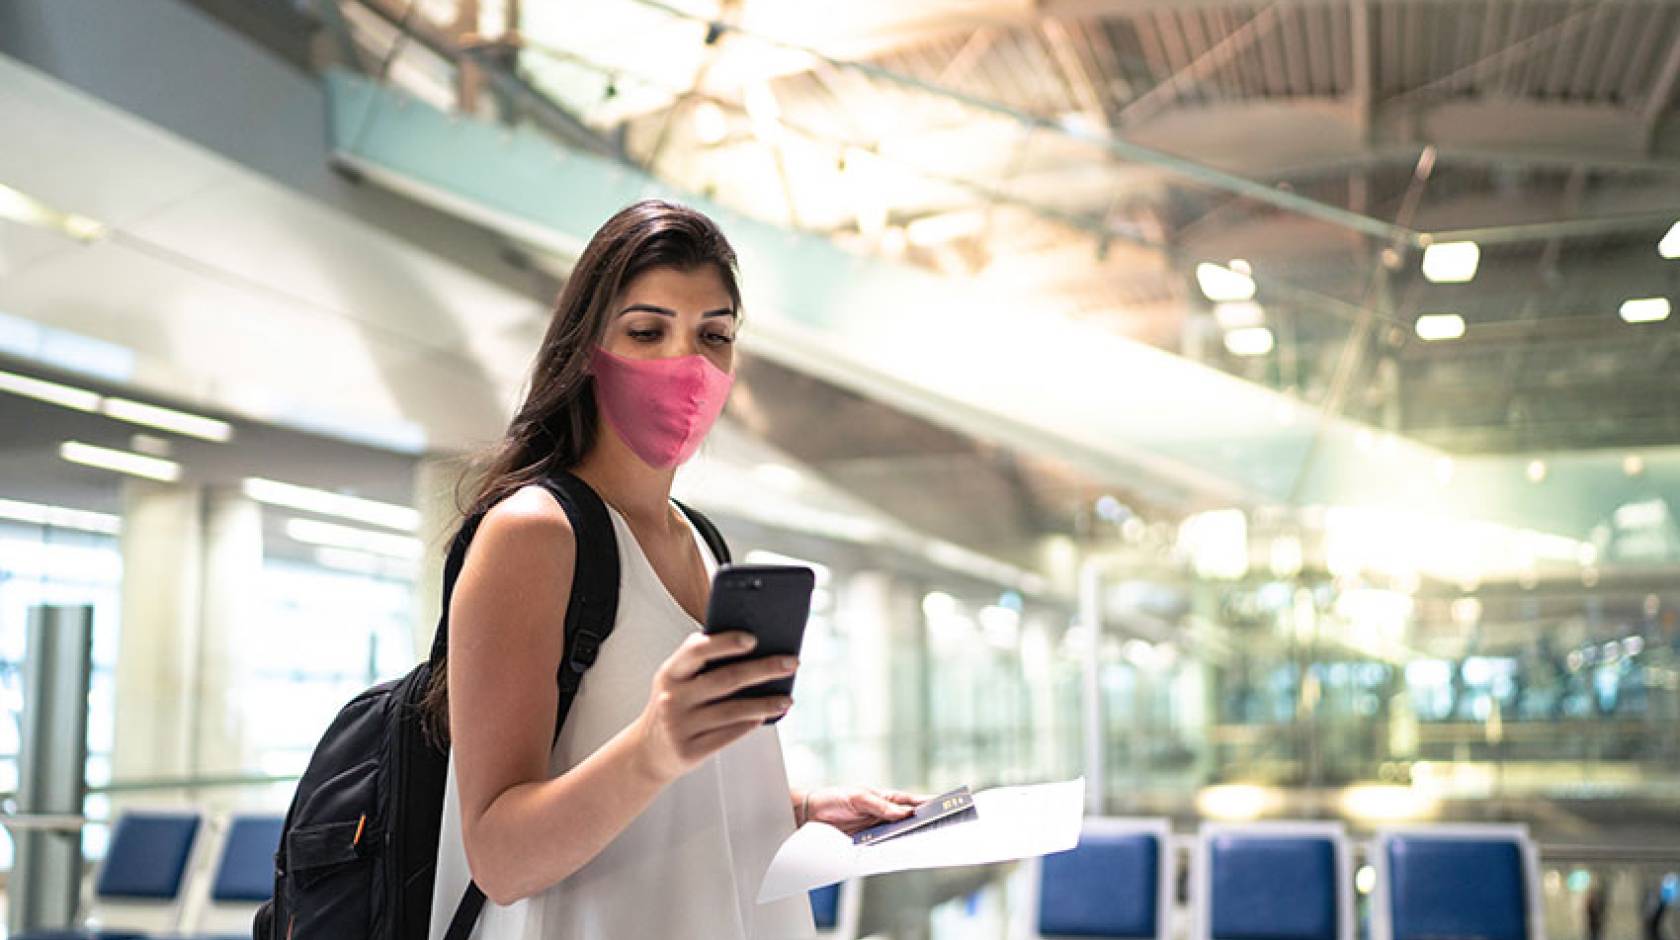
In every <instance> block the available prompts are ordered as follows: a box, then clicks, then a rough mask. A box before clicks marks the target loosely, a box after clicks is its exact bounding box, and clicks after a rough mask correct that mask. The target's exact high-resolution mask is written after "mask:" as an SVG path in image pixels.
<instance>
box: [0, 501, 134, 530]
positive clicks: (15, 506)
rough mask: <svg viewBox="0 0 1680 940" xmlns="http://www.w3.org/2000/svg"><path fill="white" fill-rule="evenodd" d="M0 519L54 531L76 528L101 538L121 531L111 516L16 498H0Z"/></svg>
mask: <svg viewBox="0 0 1680 940" xmlns="http://www.w3.org/2000/svg"><path fill="white" fill-rule="evenodd" d="M0 519H11V520H12V521H14V522H29V523H33V524H35V525H44V526H52V527H53V528H56V529H79V530H81V531H83V532H98V533H101V534H103V535H116V534H117V533H119V532H121V531H122V518H121V517H119V516H113V515H111V514H110V513H105V512H89V511H87V510H85V509H69V508H66V507H64V506H48V505H44V504H42V503H26V502H24V501H22V500H17V499H0Z"/></svg>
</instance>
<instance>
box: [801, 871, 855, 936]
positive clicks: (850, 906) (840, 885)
mask: <svg viewBox="0 0 1680 940" xmlns="http://www.w3.org/2000/svg"><path fill="white" fill-rule="evenodd" d="M862 903H863V879H861V878H851V879H848V880H846V881H841V882H836V883H835V884H831V885H828V886H826V887H822V888H817V889H816V890H814V891H812V892H811V919H812V920H814V921H816V924H817V936H818V937H822V938H825V940H856V938H857V931H858V913H859V911H860V910H861V908H862Z"/></svg>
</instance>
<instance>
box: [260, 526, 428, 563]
mask: <svg viewBox="0 0 1680 940" xmlns="http://www.w3.org/2000/svg"><path fill="white" fill-rule="evenodd" d="M286 536H287V537H288V538H291V539H294V540H296V541H299V542H303V543H305V544H307V545H325V546H327V547H328V548H348V549H351V550H353V551H358V552H370V553H372V554H375V555H385V556H387V557H390V558H410V559H413V558H419V557H420V540H419V539H417V538H412V537H410V536H407V535H391V534H389V533H386V532H374V531H372V530H370V529H358V528H356V527H354V526H347V525H339V524H337V523H335V522H321V521H319V520H316V519H297V518H293V519H287V520H286Z"/></svg>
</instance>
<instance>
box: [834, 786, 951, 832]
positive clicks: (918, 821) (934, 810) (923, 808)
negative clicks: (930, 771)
mask: <svg viewBox="0 0 1680 940" xmlns="http://www.w3.org/2000/svg"><path fill="white" fill-rule="evenodd" d="M978 818H980V811H979V810H977V809H975V808H974V794H972V793H969V792H968V787H966V786H962V787H958V788H956V789H955V790H952V791H951V792H949V793H942V794H940V795H939V796H936V797H934V798H933V799H931V800H928V801H927V802H926V803H923V804H921V805H920V806H918V807H916V809H915V810H914V811H912V812H911V813H910V815H908V816H906V817H904V818H903V819H895V820H893V821H892V822H884V823H881V824H880V825H878V826H870V827H869V828H868V829H864V830H862V831H860V832H857V833H854V834H853V835H852V844H853V845H874V844H875V843H877V842H884V841H886V840H887V839H891V838H893V837H895V836H901V835H904V834H905V833H909V832H916V831H918V830H921V829H926V828H928V827H930V826H934V825H936V824H937V825H940V826H944V825H949V824H951V823H959V822H966V821H968V820H970V819H978Z"/></svg>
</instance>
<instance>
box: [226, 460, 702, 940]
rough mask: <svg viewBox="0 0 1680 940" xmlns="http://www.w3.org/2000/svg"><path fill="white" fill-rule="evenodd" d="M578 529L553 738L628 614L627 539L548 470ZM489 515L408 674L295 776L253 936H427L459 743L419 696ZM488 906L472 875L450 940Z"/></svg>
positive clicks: (343, 722)
mask: <svg viewBox="0 0 1680 940" xmlns="http://www.w3.org/2000/svg"><path fill="white" fill-rule="evenodd" d="M541 483H542V485H543V487H544V488H545V489H547V490H548V492H549V493H550V494H551V495H552V496H553V497H554V499H555V500H556V501H557V502H558V503H559V504H560V507H561V508H562V509H563V510H565V512H566V517H567V519H569V520H570V521H571V524H572V531H573V532H574V533H575V534H576V536H577V569H576V571H575V572H574V573H573V578H572V593H571V599H570V601H569V603H568V605H567V609H566V626H565V630H566V639H565V646H564V651H563V653H562V655H561V659H560V669H559V675H558V676H557V677H556V681H557V682H558V683H559V686H560V699H559V708H558V711H557V714H556V715H555V718H554V737H555V738H556V739H558V738H559V736H560V726H561V724H562V723H563V722H564V721H565V720H566V712H567V710H568V709H570V707H571V704H572V700H573V699H574V698H575V697H576V695H577V689H578V683H579V681H580V680H581V679H582V678H583V674H584V672H586V671H587V670H588V669H589V667H590V666H591V665H593V664H594V662H595V656H596V654H597V653H598V652H599V651H600V648H601V644H602V643H604V642H605V641H606V639H607V637H608V635H609V634H611V633H612V628H613V620H614V618H615V617H616V616H617V614H618V585H619V570H618V539H617V537H616V536H615V535H614V532H613V525H612V520H611V519H610V518H608V516H607V510H606V506H605V505H604V504H603V503H602V502H601V498H600V497H599V496H597V495H596V494H595V491H594V490H592V489H590V488H589V486H588V484H586V483H584V482H583V481H582V480H580V479H578V478H577V477H575V476H573V475H571V474H570V473H566V472H564V471H561V472H559V473H556V474H555V475H554V476H553V477H550V478H546V479H544V480H542V481H541ZM677 506H678V508H680V509H681V510H682V511H683V513H684V514H685V515H686V516H687V517H688V519H689V520H690V521H691V522H693V523H694V527H695V528H696V529H697V530H699V532H700V535H701V536H702V537H703V538H704V540H705V542H706V544H707V546H708V547H709V548H710V549H711V552H712V556H713V558H714V559H715V560H716V561H717V563H718V564H719V565H723V564H727V563H728V562H729V560H730V559H729V548H728V546H727V545H725V544H724V541H723V537H722V536H721V535H720V534H719V533H718V531H717V528H716V527H714V526H713V525H712V523H711V521H710V520H708V519H707V518H706V517H705V516H703V515H701V514H700V513H698V512H696V511H695V510H693V509H690V508H688V507H687V506H684V505H682V504H681V503H678V504H677ZM482 521H483V514H482V513H480V514H476V515H473V516H471V517H469V518H467V519H466V520H465V522H463V524H462V526H461V529H460V532H459V533H458V534H457V535H456V537H455V541H454V542H453V543H452V544H451V545H450V547H449V556H448V560H447V561H446V563H445V565H444V572H443V613H442V616H441V617H439V618H438V627H437V633H436V635H435V636H434V637H433V640H432V653H431V656H430V657H429V658H428V659H427V661H426V662H423V663H421V664H420V665H418V666H416V667H414V670H413V671H412V672H410V673H409V674H408V675H406V676H403V677H402V678H400V679H393V680H391V681H389V682H384V683H381V684H379V685H376V686H374V687H373V688H370V689H368V690H367V691H365V692H363V693H362V694H360V695H358V696H356V697H355V698H353V699H351V700H350V702H349V703H348V704H346V705H345V706H344V708H343V710H341V711H340V712H339V713H338V717H337V718H335V719H334V720H333V722H332V724H331V725H329V726H328V727H327V730H326V733H325V734H323V735H322V736H321V742H320V743H319V744H317V745H316V746H315V752H314V754H313V755H311V756H310V758H309V767H308V769H307V770H305V771H304V774H303V778H302V779H301V780H299V781H298V786H297V792H296V793H295V794H294V795H293V797H292V805H291V808H290V809H289V810H287V812H286V823H285V827H284V828H283V829H282V831H281V836H280V848H279V851H278V852H276V853H275V855H274V896H273V898H272V899H271V900H269V901H268V902H267V903H265V904H263V906H262V907H261V908H260V909H258V911H257V916H256V920H255V923H254V925H253V928H254V936H255V938H256V940H346V938H362V937H367V938H379V940H412V938H423V937H425V936H426V935H427V932H428V929H429V921H430V920H431V913H432V885H433V880H434V877H435V875H436V866H437V849H438V830H439V827H440V825H441V823H442V818H443V787H444V782H445V780H446V779H447V777H448V769H449V754H448V752H447V751H446V750H444V749H442V748H439V747H437V746H436V745H435V744H434V743H433V742H432V740H431V739H430V737H428V735H427V734H426V732H425V728H424V720H423V717H422V712H421V702H422V700H423V698H424V696H425V694H426V689H427V686H428V685H429V684H430V682H431V678H432V672H433V669H434V668H436V666H437V665H438V663H439V660H440V659H441V658H442V656H443V654H444V652H445V651H447V650H448V648H449V601H450V598H451V597H452V596H453V594H454V591H455V579H456V577H457V576H458V575H459V574H460V573H461V565H462V562H463V561H464V560H465V559H466V554H467V546H468V545H469V544H471V542H472V538H473V533H475V532H476V531H478V526H479V523H480V522H482ZM483 906H484V893H483V892H482V891H481V890H479V887H478V885H476V884H469V885H468V886H467V891H466V894H465V896H464V897H462V898H461V901H460V903H459V904H457V905H456V908H455V914H454V916H453V917H452V918H451V919H450V923H449V931H448V933H447V934H446V938H447V940H467V937H468V935H469V934H471V932H472V928H473V925H474V924H475V923H476V922H477V921H478V914H479V911H480V910H481V909H482V908H483Z"/></svg>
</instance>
